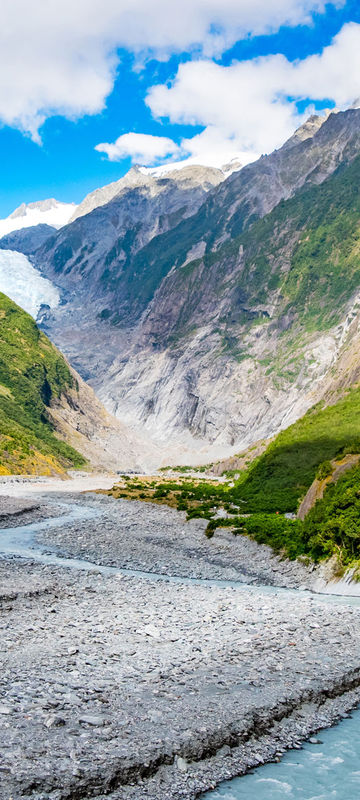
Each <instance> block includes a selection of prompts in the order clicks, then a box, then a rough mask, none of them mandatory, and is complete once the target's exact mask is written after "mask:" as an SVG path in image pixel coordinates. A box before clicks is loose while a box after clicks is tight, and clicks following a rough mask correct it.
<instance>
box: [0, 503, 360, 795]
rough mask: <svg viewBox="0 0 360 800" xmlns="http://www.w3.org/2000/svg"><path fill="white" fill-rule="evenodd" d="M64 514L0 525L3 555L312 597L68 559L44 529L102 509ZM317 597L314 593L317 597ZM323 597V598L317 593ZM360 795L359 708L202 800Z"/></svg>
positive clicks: (79, 508)
mask: <svg viewBox="0 0 360 800" xmlns="http://www.w3.org/2000/svg"><path fill="white" fill-rule="evenodd" d="M58 505H61V507H62V508H63V510H64V513H63V514H62V515H61V516H59V517H55V518H51V519H48V520H45V521H41V522H35V523H30V524H27V525H20V526H18V527H12V528H3V529H1V530H0V558H8V557H9V556H10V557H15V558H26V559H31V560H33V561H37V562H40V563H44V564H50V565H54V566H59V567H67V568H73V569H79V570H92V571H94V570H96V571H97V572H100V573H102V574H104V575H111V574H114V573H115V574H116V573H120V574H124V575H131V576H134V577H136V576H137V577H140V578H146V579H148V580H158V581H166V582H174V583H191V584H194V583H206V584H207V585H216V586H217V587H221V586H233V587H234V588H237V589H239V590H241V591H244V590H246V591H251V592H252V593H256V594H258V593H266V594H273V593H278V592H281V593H282V592H286V593H288V594H289V595H290V596H291V597H292V598H294V596H296V597H297V598H298V599H300V597H301V596H307V597H309V592H308V591H301V590H294V589H280V588H277V587H273V586H254V585H251V586H249V585H247V584H244V583H241V582H239V583H237V582H233V581H221V580H209V579H200V578H199V579H198V578H196V579H192V578H182V577H181V578H180V577H175V576H166V575H162V574H157V573H152V572H141V571H139V570H132V569H120V568H117V567H106V566H103V565H101V564H100V565H99V564H96V563H93V562H90V561H86V560H84V559H76V558H66V557H65V556H60V555H58V554H57V553H56V551H55V550H54V551H52V550H51V549H49V547H48V546H46V548H45V547H44V545H41V544H40V543H37V541H36V536H37V534H39V533H41V531H43V530H48V529H49V528H52V527H58V526H60V525H66V524H68V523H69V524H70V523H74V522H77V521H79V522H80V521H84V520H87V519H89V520H90V519H94V518H99V517H101V513H102V512H101V509H98V508H91V507H88V506H87V505H85V504H82V505H80V504H76V503H63V504H58ZM314 599H315V596H314ZM319 599H320V598H319ZM321 602H326V603H336V604H338V603H343V604H346V605H356V606H359V605H360V598H359V597H341V596H337V595H321ZM359 796H360V710H358V711H355V712H354V713H353V715H352V716H351V717H350V718H348V719H345V720H343V721H342V722H341V723H339V724H338V725H337V726H335V727H333V728H330V729H328V730H325V731H321V732H320V734H319V735H318V736H317V737H312V743H311V742H306V743H305V745H304V746H303V748H302V749H301V750H292V751H289V752H288V753H287V754H286V755H285V756H284V757H283V758H282V759H281V762H280V763H276V764H275V763H272V764H267V765H265V766H262V767H259V768H258V769H256V770H254V771H253V772H252V773H249V774H248V775H245V776H243V777H241V778H235V779H233V780H231V781H228V782H225V783H223V784H221V785H220V786H219V787H218V788H217V789H216V790H213V791H211V792H208V793H207V794H206V795H203V800H283V798H288V800H357V799H358V797H359Z"/></svg>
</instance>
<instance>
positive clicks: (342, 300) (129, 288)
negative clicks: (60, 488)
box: [0, 108, 360, 463]
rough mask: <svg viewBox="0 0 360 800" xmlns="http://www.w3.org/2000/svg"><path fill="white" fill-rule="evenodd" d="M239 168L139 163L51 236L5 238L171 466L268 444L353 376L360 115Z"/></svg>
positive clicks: (117, 401)
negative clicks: (54, 298)
mask: <svg viewBox="0 0 360 800" xmlns="http://www.w3.org/2000/svg"><path fill="white" fill-rule="evenodd" d="M238 167H239V165H237V169H236V170H235V171H233V172H232V173H231V174H230V175H227V174H226V171H222V170H216V169H213V168H206V167H195V166H193V167H190V166H188V167H184V168H183V169H177V170H170V171H165V172H161V171H160V174H159V173H158V174H156V172H155V173H154V172H151V171H148V170H143V169H141V168H133V169H131V170H130V172H129V173H128V174H127V175H126V176H125V177H124V178H122V179H120V181H118V182H116V183H115V184H111V185H110V186H107V187H103V188H101V189H99V190H96V191H95V192H92V193H91V194H90V195H89V196H88V197H87V198H85V200H84V201H83V202H82V203H80V205H79V206H78V207H77V208H76V209H73V210H72V213H71V216H69V222H68V224H65V225H63V226H62V227H61V228H60V229H59V230H54V229H53V228H50V229H48V228H46V229H45V228H44V227H43V226H41V231H40V230H38V229H37V226H36V227H33V226H32V227H29V228H28V231H24V230H22V231H19V232H18V233H16V232H14V233H10V234H9V236H8V237H6V238H5V239H2V240H1V241H0V248H1V247H2V248H6V249H3V253H9V251H12V252H13V255H14V251H15V250H17V252H18V254H19V253H22V254H23V255H22V258H25V257H26V258H28V261H29V264H31V267H32V268H33V269H36V270H37V271H38V275H39V276H40V277H42V278H45V279H46V280H47V281H50V282H51V284H52V285H53V287H55V288H56V291H57V292H58V297H59V301H58V303H56V304H55V303H53V304H52V305H51V304H50V303H44V302H43V301H42V302H41V303H40V305H39V308H38V310H37V316H38V320H39V322H40V325H41V327H42V328H43V329H44V330H45V332H46V333H47V334H48V335H49V336H50V338H51V339H52V340H53V341H54V343H55V344H56V345H57V346H58V347H59V348H60V350H61V351H62V352H63V353H64V354H65V355H66V357H67V358H68V359H69V361H70V363H71V364H72V365H73V367H74V368H75V369H76V370H77V371H78V372H79V373H80V375H81V376H82V377H83V378H84V379H85V380H87V381H89V382H90V384H91V385H92V386H93V388H94V389H95V391H96V394H97V396H98V397H99V399H100V400H101V401H102V402H103V404H104V405H105V407H106V408H107V410H108V412H110V413H111V414H112V415H115V416H116V417H118V419H119V420H121V422H122V423H123V424H124V425H126V426H127V428H128V429H131V431H132V432H133V434H134V435H136V436H144V435H145V436H146V437H147V438H148V440H149V441H150V442H152V443H153V446H154V448H158V452H161V454H162V455H161V457H162V458H163V459H165V461H166V462H169V463H171V462H173V463H184V462H185V463H186V462H187V463H201V462H205V461H208V460H209V459H214V458H218V457H225V456H227V455H230V454H231V453H234V452H236V451H238V450H239V449H242V448H244V447H246V446H247V445H249V444H251V443H252V442H254V441H256V440H258V439H259V438H264V437H269V436H272V435H273V434H274V433H276V431H278V430H280V429H281V428H284V427H286V426H287V425H289V424H290V423H292V422H294V421H295V420H296V419H297V418H298V417H300V416H301V415H302V414H303V413H304V412H305V411H306V410H307V409H308V408H310V407H311V406H312V405H313V404H314V402H317V401H319V400H321V399H322V398H323V397H325V396H326V393H328V394H329V392H330V394H331V380H332V373H333V372H334V369H335V370H337V369H338V368H339V369H340V365H344V364H345V362H346V363H348V368H347V371H346V370H345V369H343V368H341V369H340V372H341V375H342V378H341V380H342V381H343V383H346V381H348V382H349V383H351V380H352V378H351V377H350V376H351V370H352V367H351V363H352V356H351V353H352V352H353V351H354V352H355V350H356V347H357V341H358V330H357V326H358V314H359V310H360V305H359V302H360V294H359V288H360V272H359V267H360V263H359V255H358V253H359V238H358V237H359V234H358V222H359V214H360V208H359V193H358V185H359V172H360V110H359V109H358V108H352V109H349V110H348V111H345V112H331V113H330V112H326V113H325V114H324V115H323V116H313V117H311V118H310V119H309V120H308V121H307V123H305V125H303V126H302V127H301V128H300V129H299V130H298V131H296V133H295V134H294V135H293V136H292V137H291V139H290V140H289V141H288V142H286V143H285V145H284V146H283V147H282V148H281V149H280V150H277V151H275V152H274V153H271V154H270V155H267V156H262V157H261V158H260V159H259V160H258V161H256V162H254V163H252V164H249V165H247V166H246V167H244V168H242V169H239V168H238ZM9 237H12V238H11V239H10V238H9ZM24 254H25V255H24ZM0 288H1V289H2V290H3V291H6V286H4V285H0ZM14 299H17V298H14ZM17 301H18V302H19V300H17Z"/></svg>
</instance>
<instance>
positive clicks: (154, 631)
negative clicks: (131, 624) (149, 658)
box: [137, 625, 160, 639]
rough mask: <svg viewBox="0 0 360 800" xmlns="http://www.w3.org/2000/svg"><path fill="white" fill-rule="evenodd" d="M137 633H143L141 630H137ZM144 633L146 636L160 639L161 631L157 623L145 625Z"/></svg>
mask: <svg viewBox="0 0 360 800" xmlns="http://www.w3.org/2000/svg"><path fill="white" fill-rule="evenodd" d="M137 633H141V631H137ZM143 633H145V634H146V636H152V637H153V638H154V639H160V631H159V629H158V628H157V627H156V625H145V627H144V628H143Z"/></svg>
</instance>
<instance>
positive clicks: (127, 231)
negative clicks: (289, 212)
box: [36, 167, 224, 321]
mask: <svg viewBox="0 0 360 800" xmlns="http://www.w3.org/2000/svg"><path fill="white" fill-rule="evenodd" d="M223 177H224V176H223V174H222V173H221V171H220V170H216V169H204V168H200V167H199V168H198V167H187V168H185V169H184V170H179V171H177V172H176V173H174V174H170V175H166V176H165V177H163V178H154V177H152V176H151V175H150V176H149V175H143V174H142V173H141V172H140V170H138V169H136V168H133V169H132V170H130V173H129V174H128V176H125V178H124V179H122V180H121V181H119V182H118V183H117V184H116V196H115V197H114V199H113V200H112V201H111V202H108V203H107V204H105V205H103V204H100V205H97V207H96V208H94V210H93V211H92V212H91V213H90V214H85V216H80V217H79V218H78V219H76V220H75V221H74V222H73V223H72V224H71V225H70V226H67V227H65V228H63V229H62V230H61V231H60V232H59V233H58V234H56V235H55V236H54V237H51V238H50V239H49V240H48V241H47V242H46V243H45V245H44V247H42V248H40V250H39V251H37V254H36V260H37V263H38V264H39V266H40V267H41V269H42V270H44V271H45V272H46V274H47V275H48V276H49V277H52V278H53V279H54V280H55V281H56V282H57V283H58V284H59V286H62V287H63V288H64V289H65V290H71V291H73V292H76V294H77V295H78V296H79V297H80V296H81V293H82V291H83V292H84V300H83V302H84V304H87V303H89V302H90V303H91V302H93V301H94V302H95V305H96V307H97V312H100V314H101V318H102V319H108V318H109V317H112V318H114V317H115V321H120V316H119V314H120V309H121V316H122V317H124V318H125V317H128V318H130V319H131V320H132V319H134V318H135V317H136V316H138V313H139V309H140V310H141V309H142V306H143V302H144V298H143V296H142V295H144V296H145V302H146V300H147V299H148V298H149V297H151V296H152V294H153V290H154V288H156V276H155V278H153V277H152V276H151V275H149V274H148V275H147V279H146V280H145V281H141V283H142V294H141V293H140V292H139V280H136V279H135V281H134V276H136V275H139V274H140V271H141V270H140V268H139V265H138V262H140V264H141V261H142V256H141V251H142V250H143V249H144V247H145V246H146V245H147V244H148V243H151V241H152V239H153V238H154V237H158V236H159V235H161V234H162V233H163V232H165V231H168V230H169V229H172V228H174V226H176V225H177V224H178V222H179V221H180V220H183V219H186V218H187V217H189V216H190V215H192V214H194V212H195V211H196V210H197V209H198V208H199V206H200V205H201V204H202V203H203V202H204V199H205V197H206V194H207V192H208V191H209V189H210V188H212V187H213V186H214V185H217V184H218V183H219V181H221V180H223ZM119 184H120V185H121V188H120V186H119ZM108 190H109V187H105V189H104V192H105V194H107V192H108ZM112 191H115V190H114V189H112ZM95 194H96V193H95ZM92 202H93V198H90V201H89V200H88V199H86V201H85V206H86V207H89V203H90V207H91V204H92ZM94 202H95V201H94ZM99 202H100V201H99V198H98V199H97V200H96V203H97V204H98V203H99ZM137 256H138V258H137ZM139 270H140V271H139ZM85 298H86V299H85ZM100 300H101V302H102V305H101V306H100V307H99V301H100Z"/></svg>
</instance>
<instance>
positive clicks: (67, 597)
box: [0, 482, 360, 800]
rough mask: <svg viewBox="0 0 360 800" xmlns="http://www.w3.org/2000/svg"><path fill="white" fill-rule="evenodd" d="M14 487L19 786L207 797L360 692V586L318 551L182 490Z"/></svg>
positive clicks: (160, 799)
mask: <svg viewBox="0 0 360 800" xmlns="http://www.w3.org/2000/svg"><path fill="white" fill-rule="evenodd" d="M1 492H2V495H4V494H5V493H10V494H12V507H10V505H9V502H8V501H5V499H4V497H1V511H2V514H4V513H6V514H7V520H6V521H5V519H3V521H2V525H3V527H2V530H1V534H0V573H1V608H2V613H1V625H2V641H3V643H4V645H6V647H4V648H2V651H1V652H2V656H1V675H2V698H1V704H0V737H1V751H2V761H1V793H2V794H1V796H2V797H4V798H5V797H9V796H13V797H14V798H15V797H16V798H18V797H22V798H30V797H31V798H32V800H34V798H36V800H37V798H40V797H41V798H42V797H44V796H45V797H47V798H49V800H62V798H64V800H65V798H72V797H74V798H75V797H78V798H79V797H89V796H91V797H97V798H104V797H105V796H106V797H110V798H114V800H120V798H121V800H128V799H129V800H130V799H131V798H137V800H138V798H139V796H141V797H142V798H145V797H146V798H149V800H170V798H171V800H179V798H184V797H185V798H188V800H190V799H192V798H195V797H196V796H198V794H199V793H200V792H202V791H205V790H207V789H209V788H211V787H213V786H214V785H215V784H216V783H218V782H219V781H220V780H223V779H224V778H230V777H232V776H233V775H236V774H239V773H242V772H244V771H247V770H249V769H250V768H253V767H254V766H256V765H257V764H259V763H263V762H264V761H267V760H272V759H273V758H279V757H280V755H281V754H282V753H283V752H284V751H285V749H286V748H287V747H290V746H294V745H296V746H299V743H300V742H301V741H302V740H303V739H304V738H306V737H307V736H309V735H310V734H311V733H312V732H314V731H317V730H318V729H319V728H321V727H324V726H327V725H329V724H331V723H333V722H334V721H336V720H338V719H339V718H341V717H342V716H343V715H346V714H347V713H348V710H349V709H351V708H352V707H353V706H354V705H355V704H356V703H357V702H358V700H359V698H360V689H359V688H358V687H359V686H360V674H359V669H358V658H359V644H360V642H359V632H358V631H359V625H358V615H359V608H358V601H357V600H352V601H351V599H346V600H345V599H344V598H338V599H336V598H322V597H321V596H316V595H311V594H310V593H309V592H306V591H304V588H302V589H301V588H297V589H296V588H295V587H301V585H302V586H303V587H305V584H306V580H307V575H308V574H310V573H307V571H306V568H305V567H301V565H300V564H299V565H296V564H294V565H293V566H291V565H289V562H284V561H281V560H280V559H278V558H277V557H275V556H274V555H272V553H271V550H270V549H269V548H267V547H263V548H262V549H261V548H259V546H258V545H256V544H255V543H251V541H250V540H247V539H246V537H239V538H238V539H237V540H236V541H235V543H234V542H233V540H232V537H228V536H227V535H226V533H225V532H221V534H217V535H216V536H215V537H214V538H213V539H212V540H211V542H209V541H208V540H207V539H206V538H205V537H204V532H203V531H204V522H203V521H201V520H200V521H196V520H195V521H192V522H191V523H186V522H185V519H184V515H182V514H179V512H177V511H176V510H172V509H168V508H166V507H159V506H155V505H153V506H149V507H148V508H146V506H145V505H144V504H143V503H139V502H129V501H126V500H122V501H121V500H120V501H115V500H113V499H111V498H107V497H105V496H102V495H98V494H91V493H90V494H85V495H84V494H77V493H74V492H72V491H71V486H68V491H67V492H65V493H64V492H61V493H60V494H59V493H57V492H51V491H49V489H47V490H45V491H44V490H42V489H41V486H38V487H37V489H36V491H34V486H33V487H32V490H31V492H30V493H29V489H28V488H27V487H26V485H25V484H23V485H22V486H21V485H19V484H17V485H16V484H11V483H10V482H8V483H3V485H2V487H1ZM29 503H30V504H31V506H32V508H30V507H29ZM12 553H13V555H12ZM9 567H11V569H10V570H9ZM149 570H151V571H149ZM279 583H280V584H281V585H282V586H284V587H293V588H292V589H290V588H284V589H277V588H276V587H277V585H279ZM324 665H325V666H326V669H325V668H324ZM19 747H20V749H21V754H22V755H21V759H20V760H19V757H18V752H19Z"/></svg>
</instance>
